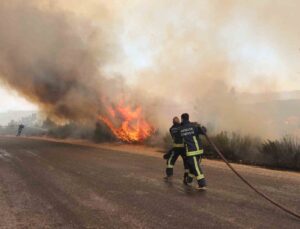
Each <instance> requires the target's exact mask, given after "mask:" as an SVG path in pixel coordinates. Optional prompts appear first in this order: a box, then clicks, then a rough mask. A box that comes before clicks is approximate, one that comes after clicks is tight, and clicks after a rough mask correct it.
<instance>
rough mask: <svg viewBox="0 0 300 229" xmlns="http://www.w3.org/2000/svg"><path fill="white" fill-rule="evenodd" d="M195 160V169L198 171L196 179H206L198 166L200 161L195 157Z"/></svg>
mask: <svg viewBox="0 0 300 229" xmlns="http://www.w3.org/2000/svg"><path fill="white" fill-rule="evenodd" d="M193 159H194V165H195V168H196V171H197V176H196V179H197V180H201V179H203V178H204V175H203V174H202V173H201V170H200V168H199V166H198V161H197V159H196V157H194V158H193Z"/></svg>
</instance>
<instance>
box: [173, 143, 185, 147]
mask: <svg viewBox="0 0 300 229" xmlns="http://www.w3.org/2000/svg"><path fill="white" fill-rule="evenodd" d="M173 147H174V148H183V147H184V144H183V143H182V144H176V143H174V144H173Z"/></svg>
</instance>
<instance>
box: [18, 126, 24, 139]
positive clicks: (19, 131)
mask: <svg viewBox="0 0 300 229" xmlns="http://www.w3.org/2000/svg"><path fill="white" fill-rule="evenodd" d="M24 128H25V126H24V125H23V124H20V125H19V128H18V133H17V137H18V136H21V133H22V130H23V129H24Z"/></svg>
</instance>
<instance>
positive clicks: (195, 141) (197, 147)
mask: <svg viewBox="0 0 300 229" xmlns="http://www.w3.org/2000/svg"><path fill="white" fill-rule="evenodd" d="M193 140H194V143H195V146H196V150H197V151H198V150H199V144H198V141H197V138H196V136H193Z"/></svg>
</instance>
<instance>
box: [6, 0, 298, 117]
mask: <svg viewBox="0 0 300 229" xmlns="http://www.w3.org/2000/svg"><path fill="white" fill-rule="evenodd" d="M40 2H47V1H44V0H43V1H40ZM53 2H56V3H57V5H58V6H59V7H61V8H63V9H64V10H68V11H72V12H74V13H76V14H77V15H79V16H80V17H82V18H85V19H87V20H90V21H92V22H93V23H95V24H97V22H99V21H100V20H101V17H99V15H100V14H103V13H107V14H108V15H109V17H112V18H113V20H112V22H113V23H114V29H115V28H116V27H118V29H117V30H116V31H119V32H118V33H117V34H116V36H118V40H119V43H120V53H121V54H120V58H118V60H117V61H116V62H115V63H111V64H110V65H108V66H107V67H106V70H107V75H108V76H109V75H114V74H120V75H122V76H123V77H124V78H125V79H126V80H127V82H129V83H133V84H134V83H135V82H136V81H137V80H138V78H139V77H140V72H141V71H143V70H144V69H148V68H151V67H153V66H152V65H156V64H157V62H156V61H157V57H158V53H159V52H160V51H161V50H162V48H163V47H162V45H161V44H162V43H167V42H168V39H170V40H171V39H172V37H169V38H168V36H169V34H168V35H166V33H168V31H169V30H170V31H173V30H175V31H176V30H178V29H179V28H180V29H182V31H183V32H184V33H186V32H189V30H194V29H195V28H197V29H199V31H201V30H203V31H205V30H206V27H208V26H211V23H212V21H210V20H216V21H217V20H223V19H224V18H225V19H226V23H225V24H223V23H220V25H222V28H221V29H219V28H218V31H217V32H216V33H214V34H216V36H218V38H217V39H216V40H214V41H213V42H216V41H217V42H219V44H218V45H219V46H220V47H219V49H218V50H222V49H223V48H224V50H227V51H228V50H230V52H229V55H228V58H229V61H230V63H231V64H232V65H233V66H235V70H234V72H233V76H232V77H231V79H230V81H231V82H230V83H231V85H232V86H234V87H236V89H237V90H238V91H250V92H260V91H264V88H263V86H261V85H267V87H268V88H267V89H266V90H268V91H272V90H273V91H281V90H284V91H289V90H299V89H300V67H299V64H298V63H299V61H300V49H299V48H300V44H299V43H298V38H299V37H298V35H299V34H300V32H299V31H300V30H299V26H298V23H299V21H298V20H297V19H298V12H297V9H299V8H297V6H299V4H298V3H297V1H293V0H288V1H275V2H274V1H269V0H264V1H260V0H257V1H251V2H249V3H246V1H239V0H236V1H235V0H228V1H227V0H226V2H228V3H230V4H232V6H231V8H232V9H230V11H229V10H228V9H227V8H224V9H223V8H222V9H221V12H227V11H228V12H229V13H228V15H225V14H226V13H224V15H225V16H224V15H222V17H220V18H214V17H212V18H211V15H206V11H205V9H206V7H207V8H209V9H210V10H211V9H212V11H214V10H215V9H217V10H216V12H219V10H220V9H218V7H219V6H218V5H220V4H219V3H218V1H201V4H202V5H200V3H199V1H190V5H191V7H190V8H189V9H188V8H187V6H186V4H183V3H182V1H175V2H176V3H178V4H173V1H169V0H165V1H136V0H126V1H122V3H120V1H115V0H113V1H109V3H108V2H107V1H104V0H101V1H100V0H98V1H96V0H88V1H79V0H69V1H67V3H66V1H60V0H57V1H53ZM158 2H160V3H158ZM211 2H213V3H212V4H211ZM216 2H217V4H216ZM198 3H199V4H198ZM210 4H211V5H213V7H215V8H211V7H212V6H210ZM193 5H194V7H193ZM199 7H200V8H201V9H204V10H202V11H200V12H199V10H198V9H199ZM222 7H224V6H222ZM103 9H105V10H103ZM149 9H150V10H149ZM251 9H253V10H251ZM266 12H268V14H266ZM180 16H181V17H180ZM183 18H184V19H183ZM216 24H217V23H216ZM217 25H218V24H217ZM184 26H185V27H184ZM183 27H184V28H183ZM273 28H274V31H273ZM199 34H200V32H199ZM204 35H205V34H204ZM175 36H176V37H175V39H177V40H178V39H180V36H179V35H178V34H175ZM200 38H201V36H200ZM296 38H297V39H296ZM205 42H207V41H205ZM213 42H212V44H211V45H212V46H213V45H214V43H213ZM196 43H197V39H195V40H193V42H190V44H191V45H192V46H195V44H196ZM195 47H196V46H195ZM192 48H193V47H192ZM195 49H197V47H196V48H195ZM212 50H213V48H212ZM200 54H201V50H200V51H199V55H200ZM193 55H195V54H193ZM199 59H200V58H199ZM192 61H193V60H192V58H191V62H192ZM201 61H205V58H203V59H200V62H201ZM198 62H199V60H198ZM174 64H175V65H176V63H174ZM255 85H256V86H255ZM270 87H271V88H270ZM0 96H1V100H0V112H3V111H7V110H15V109H18V110H33V109H37V107H36V106H35V105H33V104H31V103H30V102H28V101H26V100H24V99H23V98H22V97H20V96H19V95H18V94H17V93H16V92H14V91H12V90H10V89H7V88H5V87H3V85H1V84H0Z"/></svg>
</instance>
